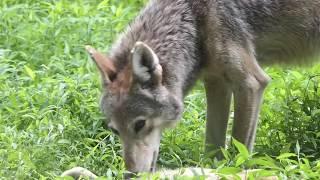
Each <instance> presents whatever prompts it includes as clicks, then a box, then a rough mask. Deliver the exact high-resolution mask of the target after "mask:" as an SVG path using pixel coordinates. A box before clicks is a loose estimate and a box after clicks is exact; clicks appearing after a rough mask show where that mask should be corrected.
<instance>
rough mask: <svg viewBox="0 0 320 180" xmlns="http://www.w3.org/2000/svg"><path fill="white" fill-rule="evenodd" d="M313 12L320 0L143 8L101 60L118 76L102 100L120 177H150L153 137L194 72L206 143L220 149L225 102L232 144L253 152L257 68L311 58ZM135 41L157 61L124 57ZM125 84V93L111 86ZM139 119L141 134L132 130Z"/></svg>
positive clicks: (192, 2) (262, 81)
mask: <svg viewBox="0 0 320 180" xmlns="http://www.w3.org/2000/svg"><path fill="white" fill-rule="evenodd" d="M319 9H320V0H152V1H150V2H149V4H148V5H147V6H146V8H145V9H144V10H142V11H141V13H140V15H139V16H138V17H137V18H136V19H135V20H134V21H133V22H132V23H131V24H130V26H129V27H128V28H127V30H126V31H125V32H124V33H123V34H122V35H121V36H120V37H119V40H118V41H117V43H115V45H114V46H113V48H112V50H111V51H110V53H109V59H110V60H111V61H112V62H113V63H114V65H115V67H116V69H117V72H116V74H118V76H115V77H114V78H110V77H109V79H112V81H113V82H112V83H113V84H116V85H112V83H111V85H107V86H104V92H103V94H104V95H103V96H102V100H101V108H102V110H103V111H104V112H105V113H106V115H107V117H108V119H109V121H108V122H107V123H108V124H109V127H111V128H113V129H116V130H117V131H119V133H120V139H121V140H122V143H123V147H124V159H125V162H126V166H127V168H128V170H130V171H138V172H140V171H149V170H150V169H154V165H155V159H156V157H157V154H158V148H159V143H160V137H161V132H162V131H163V129H164V128H166V127H169V126H171V125H172V124H175V122H177V120H179V118H180V117H181V115H182V111H183V97H184V96H185V95H186V94H187V92H188V90H189V89H190V88H191V87H192V85H193V84H194V83H195V81H196V80H197V79H198V77H199V75H200V73H202V74H203V77H204V81H205V85H206V93H207V101H208V110H207V111H208V113H207V114H208V121H207V132H206V143H207V144H209V145H212V146H213V149H218V148H220V147H223V146H224V144H225V133H226V132H225V131H226V125H227V122H228V114H229V106H230V99H231V95H233V96H234V99H235V120H234V127H233V136H234V137H235V138H237V139H238V140H240V141H241V142H242V143H244V144H245V145H246V146H247V147H248V148H249V149H250V150H252V148H253V143H254V139H255V132H256V126H257V119H258V114H259V109H260V104H261V101H262V94H263V90H264V88H265V87H266V86H267V84H268V82H269V80H270V78H269V77H268V75H266V74H265V73H264V71H263V70H262V69H261V68H260V66H259V63H260V64H272V63H293V64H297V63H307V62H311V61H310V60H312V59H315V58H316V57H317V56H318V55H319V46H320V38H319V35H320V32H319V31H320V10H319ZM137 42H139V43H140V45H141V48H142V51H141V52H148V53H147V54H155V55H156V56H154V57H153V56H151V55H148V56H146V55H144V54H145V53H138V52H135V50H133V52H132V49H133V48H134V46H135V45H136V44H137ZM139 43H138V44H139ZM136 46H137V45H136ZM132 53H133V54H132ZM133 57H135V58H133ZM144 58H147V59H146V60H147V61H143V59H144ZM158 60H159V63H158ZM135 63H136V64H135ZM97 64H98V66H99V63H97ZM132 64H135V66H134V67H133V73H130V72H131V71H129V70H130V69H132ZM157 64H159V65H160V66H157ZM128 69H129V70H128ZM139 69H142V70H143V71H140V70H139ZM128 72H129V73H130V77H129V76H128V77H127V76H125V74H128ZM146 73H147V74H146ZM148 73H149V74H148ZM121 77H127V78H125V79H124V81H122V80H123V79H122V80H121ZM131 78H132V80H131ZM129 79H130V80H129ZM141 79H143V81H141ZM126 80H127V81H128V82H129V83H128V82H127V83H128V84H129V86H125V87H129V89H126V88H119V87H123V84H126ZM157 82H159V83H157ZM112 87H116V88H115V90H114V88H112ZM111 89H113V90H111ZM141 119H143V120H146V125H145V127H143V128H142V130H141V132H134V131H133V129H134V126H135V123H136V122H138V121H140V120H141ZM209 150H212V149H211V148H209Z"/></svg>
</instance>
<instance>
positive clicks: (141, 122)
mask: <svg viewBox="0 0 320 180" xmlns="http://www.w3.org/2000/svg"><path fill="white" fill-rule="evenodd" d="M145 125H146V120H138V121H137V122H136V123H135V124H134V131H135V132H136V133H138V132H139V131H140V130H141V129H142V128H143V127H144V126H145Z"/></svg>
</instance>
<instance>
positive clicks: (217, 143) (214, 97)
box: [205, 77, 232, 159]
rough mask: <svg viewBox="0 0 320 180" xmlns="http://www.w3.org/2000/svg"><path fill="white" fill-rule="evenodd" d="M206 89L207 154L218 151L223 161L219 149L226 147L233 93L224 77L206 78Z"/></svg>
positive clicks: (218, 155)
mask: <svg viewBox="0 0 320 180" xmlns="http://www.w3.org/2000/svg"><path fill="white" fill-rule="evenodd" d="M205 88H206V96H207V124H206V153H210V152H213V151H216V150H218V152H217V154H216V157H217V158H218V159H222V158H223V156H222V153H221V152H220V151H219V149H220V148H221V147H224V146H225V141H226V130H227V124H228V118H229V110H230V101H231V93H232V91H231V88H230V86H228V83H227V82H226V80H225V79H224V78H223V77H206V78H205Z"/></svg>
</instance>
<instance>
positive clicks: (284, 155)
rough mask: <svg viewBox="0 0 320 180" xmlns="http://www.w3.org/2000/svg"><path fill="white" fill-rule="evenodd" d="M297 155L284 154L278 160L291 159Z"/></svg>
mask: <svg viewBox="0 0 320 180" xmlns="http://www.w3.org/2000/svg"><path fill="white" fill-rule="evenodd" d="M296 156H297V155H296V154H294V153H283V154H281V155H280V156H278V157H277V159H280V160H281V159H287V158H289V157H296Z"/></svg>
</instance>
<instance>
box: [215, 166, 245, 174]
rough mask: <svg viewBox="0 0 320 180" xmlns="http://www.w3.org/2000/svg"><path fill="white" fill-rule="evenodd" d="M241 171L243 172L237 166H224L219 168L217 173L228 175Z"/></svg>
mask: <svg viewBox="0 0 320 180" xmlns="http://www.w3.org/2000/svg"><path fill="white" fill-rule="evenodd" d="M239 172H242V169H241V168H237V167H224V168H221V169H218V170H217V173H221V174H226V175H229V174H237V173H239Z"/></svg>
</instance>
